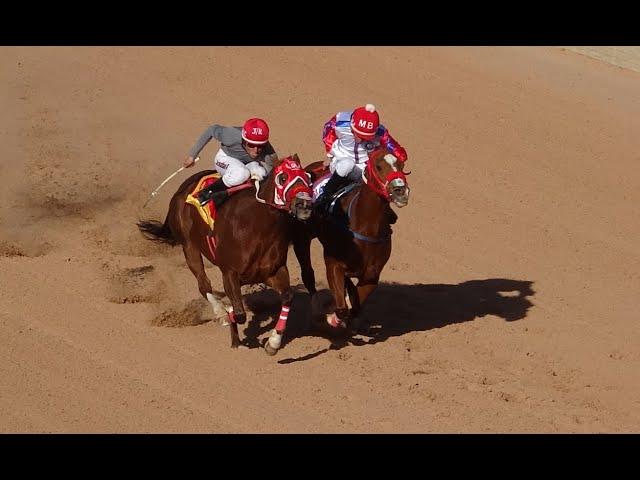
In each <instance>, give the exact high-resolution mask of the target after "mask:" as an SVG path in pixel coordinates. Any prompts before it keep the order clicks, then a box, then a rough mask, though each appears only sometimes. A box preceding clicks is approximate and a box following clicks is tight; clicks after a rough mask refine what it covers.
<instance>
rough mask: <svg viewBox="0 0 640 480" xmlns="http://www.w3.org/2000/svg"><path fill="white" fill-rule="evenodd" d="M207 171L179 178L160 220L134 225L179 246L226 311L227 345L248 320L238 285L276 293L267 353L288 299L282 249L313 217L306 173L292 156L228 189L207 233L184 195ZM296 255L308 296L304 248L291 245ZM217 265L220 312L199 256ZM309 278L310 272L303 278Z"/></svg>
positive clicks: (204, 288)
mask: <svg viewBox="0 0 640 480" xmlns="http://www.w3.org/2000/svg"><path fill="white" fill-rule="evenodd" d="M211 173H214V172H213V171H212V170H206V171H202V172H199V173H196V174H195V175H192V176H191V177H189V178H188V179H187V180H185V181H184V182H183V183H182V185H180V187H179V188H178V190H177V191H176V193H175V194H174V195H173V197H172V198H171V202H170V204H169V211H168V213H167V217H166V219H165V221H164V224H161V223H160V222H158V221H153V220H151V221H150V220H143V221H140V222H138V228H139V229H140V231H141V232H142V233H143V234H144V235H145V237H146V238H148V239H150V240H155V241H159V242H164V243H168V244H170V245H177V244H181V245H182V250H183V251H184V256H185V259H186V261H187V265H188V266H189V269H190V270H191V272H192V273H193V274H194V276H195V277H196V279H197V281H198V289H199V290H200V294H201V295H202V296H203V297H205V298H206V299H207V300H208V301H209V302H210V303H211V305H212V306H213V311H214V314H215V316H216V317H217V318H220V317H223V316H224V315H228V317H229V322H230V324H231V329H230V331H231V347H232V348H237V347H238V346H239V345H240V338H239V336H238V325H237V324H243V323H245V321H246V312H245V309H244V305H243V302H242V294H241V290H240V287H241V286H242V285H247V284H256V283H264V284H266V285H268V286H269V287H271V288H273V289H274V290H276V291H277V292H278V293H279V294H280V299H281V301H282V310H281V312H280V317H279V319H278V321H277V323H276V326H275V328H274V330H273V331H272V332H271V335H270V337H269V340H268V341H267V342H266V343H265V350H266V351H267V353H268V354H270V355H274V354H275V353H276V352H277V351H278V349H279V348H280V345H281V341H282V333H283V332H284V330H285V328H286V322H287V316H288V314H289V308H290V305H291V301H292V299H293V290H292V289H291V285H290V280H289V270H288V269H287V251H288V247H289V245H290V244H291V242H292V241H294V231H295V229H296V228H297V227H299V226H301V225H302V224H303V222H304V221H306V220H308V219H309V217H310V216H311V189H310V186H309V184H310V180H309V175H308V174H307V173H306V172H305V171H304V170H303V169H302V167H301V166H300V159H299V158H298V155H297V154H296V155H293V156H292V157H287V158H284V159H280V160H276V161H275V162H274V166H273V170H272V171H271V172H270V174H269V175H268V176H267V178H266V179H265V180H264V181H263V182H262V185H259V184H258V182H257V181H256V182H255V184H256V189H255V190H254V189H253V188H248V189H244V190H241V191H239V192H237V193H234V194H233V195H232V196H231V197H229V198H228V199H227V200H226V201H225V202H224V203H223V204H222V205H220V207H219V208H218V210H217V218H216V219H215V223H214V225H213V232H212V231H211V229H210V228H209V225H208V224H206V223H205V222H204V221H203V220H202V218H201V217H200V215H199V213H198V212H197V210H196V208H195V207H193V206H191V205H189V204H187V203H186V202H185V199H186V197H187V195H188V194H190V193H191V192H192V191H193V189H194V188H195V187H196V185H197V183H198V181H199V180H200V179H201V178H202V177H203V176H205V175H208V174H211ZM294 248H295V250H296V255H298V259H299V261H300V262H301V264H302V265H304V267H303V268H304V269H305V275H304V276H303V282H304V283H305V286H306V287H307V289H308V290H309V292H310V293H311V294H313V293H314V292H315V279H314V278H313V270H311V271H310V272H309V270H310V269H311V263H310V258H309V252H308V251H301V250H300V249H299V247H298V245H297V244H296V245H294ZM203 256H204V257H206V258H207V259H208V260H209V261H210V262H211V263H213V264H214V265H217V266H218V268H219V269H220V271H221V272H222V280H223V284H224V291H225V293H226V295H227V297H228V298H229V299H230V300H231V304H232V307H231V308H229V309H228V310H225V308H224V305H223V304H222V302H221V300H220V298H218V297H217V296H216V295H214V293H213V290H212V288H211V282H210V281H209V278H208V277H207V274H206V272H205V269H204V263H203V259H202V257H203ZM309 275H311V276H309Z"/></svg>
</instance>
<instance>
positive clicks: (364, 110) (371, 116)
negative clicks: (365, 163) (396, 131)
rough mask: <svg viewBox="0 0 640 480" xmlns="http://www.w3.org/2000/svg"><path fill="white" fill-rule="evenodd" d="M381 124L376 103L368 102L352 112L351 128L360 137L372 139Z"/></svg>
mask: <svg viewBox="0 0 640 480" xmlns="http://www.w3.org/2000/svg"><path fill="white" fill-rule="evenodd" d="M379 125H380V117H378V112H376V107H375V105H372V104H370V103H367V104H366V105H365V106H364V107H358V108H356V109H355V110H354V111H353V113H352V114H351V130H353V133H355V134H356V135H358V137H360V138H363V139H365V140H371V139H372V138H373V137H375V135H376V130H378V126H379Z"/></svg>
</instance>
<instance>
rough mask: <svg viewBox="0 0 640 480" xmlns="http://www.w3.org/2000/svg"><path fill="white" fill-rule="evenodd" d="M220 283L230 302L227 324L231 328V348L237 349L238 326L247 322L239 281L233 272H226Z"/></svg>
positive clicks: (238, 342) (238, 343) (238, 339)
mask: <svg viewBox="0 0 640 480" xmlns="http://www.w3.org/2000/svg"><path fill="white" fill-rule="evenodd" d="M222 282H223V285H224V291H225V293H226V294H227V297H229V300H231V310H229V312H228V315H229V323H230V324H231V328H230V329H229V330H230V332H231V348H238V347H239V346H240V336H239V335H238V324H241V325H242V324H243V323H244V322H246V321H247V314H246V312H245V311H244V305H243V303H242V291H241V289H240V279H239V277H238V274H237V273H236V272H234V271H233V270H228V271H226V272H223V273H222Z"/></svg>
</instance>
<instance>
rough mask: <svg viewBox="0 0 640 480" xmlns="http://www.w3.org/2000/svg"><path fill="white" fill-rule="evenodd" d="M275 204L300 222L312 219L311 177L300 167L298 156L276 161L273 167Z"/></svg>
mask: <svg viewBox="0 0 640 480" xmlns="http://www.w3.org/2000/svg"><path fill="white" fill-rule="evenodd" d="M273 178H274V196H273V202H274V203H275V204H276V205H278V206H281V207H283V208H286V209H287V210H288V211H289V213H291V215H293V216H294V217H296V218H297V219H298V220H308V219H309V217H311V203H312V200H311V198H312V195H311V186H310V185H311V177H310V176H309V174H308V173H307V172H305V171H304V169H303V168H302V166H301V165H300V159H299V158H298V154H297V153H296V154H294V155H292V156H289V157H285V158H283V159H280V160H276V161H275V162H274V166H273Z"/></svg>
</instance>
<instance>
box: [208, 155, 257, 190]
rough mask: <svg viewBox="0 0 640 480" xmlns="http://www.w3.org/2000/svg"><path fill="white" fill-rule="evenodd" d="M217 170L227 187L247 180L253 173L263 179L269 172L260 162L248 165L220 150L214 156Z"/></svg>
mask: <svg viewBox="0 0 640 480" xmlns="http://www.w3.org/2000/svg"><path fill="white" fill-rule="evenodd" d="M214 164H215V168H216V171H217V172H218V173H219V174H220V175H222V182H223V183H224V184H225V185H226V186H227V187H235V186H236V185H240V184H241V183H244V182H246V181H247V180H248V179H249V177H250V176H251V174H255V175H257V176H258V177H259V178H260V179H263V178H264V177H265V176H266V175H267V172H266V170H265V168H264V167H263V166H262V165H260V164H259V163H258V162H249V163H247V164H246V165H245V164H244V163H242V162H241V161H240V160H238V159H237V158H234V157H230V156H229V155H227V154H226V153H224V152H223V151H222V149H220V150H218V153H216V156H215V157H214Z"/></svg>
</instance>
